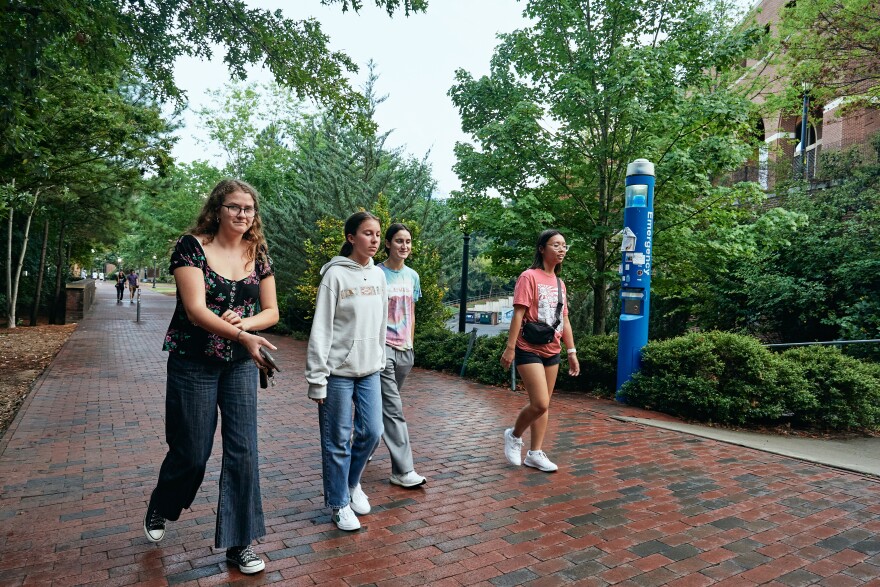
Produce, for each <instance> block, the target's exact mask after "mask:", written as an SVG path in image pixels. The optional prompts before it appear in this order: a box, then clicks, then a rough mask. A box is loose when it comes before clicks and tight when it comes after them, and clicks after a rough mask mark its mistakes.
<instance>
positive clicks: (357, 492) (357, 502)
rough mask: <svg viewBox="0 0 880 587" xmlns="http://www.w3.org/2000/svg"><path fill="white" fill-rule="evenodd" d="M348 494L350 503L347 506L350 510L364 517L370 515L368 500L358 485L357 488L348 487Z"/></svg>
mask: <svg viewBox="0 0 880 587" xmlns="http://www.w3.org/2000/svg"><path fill="white" fill-rule="evenodd" d="M348 493H349V495H350V496H351V502H350V503H349V505H350V506H351V509H353V510H354V513H356V514H358V515H360V516H364V515H366V514H369V513H370V500H369V499H368V498H367V494H366V493H364V490H363V489H361V484H360V483H358V484H357V487H349V488H348Z"/></svg>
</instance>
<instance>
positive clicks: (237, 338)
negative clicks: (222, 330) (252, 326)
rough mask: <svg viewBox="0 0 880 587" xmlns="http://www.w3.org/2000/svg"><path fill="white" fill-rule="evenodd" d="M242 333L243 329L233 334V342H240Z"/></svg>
mask: <svg viewBox="0 0 880 587" xmlns="http://www.w3.org/2000/svg"><path fill="white" fill-rule="evenodd" d="M242 334H244V330H239V331H238V334H236V335H235V342H241V341H240V339H241V335H242Z"/></svg>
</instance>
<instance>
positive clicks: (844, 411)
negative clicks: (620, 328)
mask: <svg viewBox="0 0 880 587" xmlns="http://www.w3.org/2000/svg"><path fill="white" fill-rule="evenodd" d="M878 372H880V371H878V370H877V369H876V368H874V367H872V366H869V365H866V364H864V363H862V362H860V361H858V360H857V359H853V358H851V357H847V356H844V355H842V354H841V353H840V351H839V350H837V349H835V348H820V347H809V348H802V349H795V350H790V351H787V352H785V353H782V354H774V353H772V352H770V351H768V350H767V349H765V348H764V347H762V346H761V345H760V343H758V341H757V340H755V339H754V338H751V337H749V336H742V335H738V334H730V333H726V332H706V333H692V334H687V335H685V336H680V337H678V338H673V339H670V340H665V341H659V342H651V343H649V344H648V345H647V346H646V347H645V349H644V352H643V354H642V369H641V371H640V372H639V373H638V374H636V375H635V376H634V377H633V379H632V380H631V381H630V382H628V383H627V384H626V385H624V386H623V388H622V389H621V394H622V396H623V399H624V401H626V402H627V403H629V404H631V405H635V406H640V407H645V408H648V409H653V410H657V411H661V412H666V413H668V414H673V415H676V416H681V417H683V418H687V419H691V420H698V421H701V422H717V423H720V424H739V425H756V424H767V423H774V422H779V421H782V420H786V421H790V422H791V423H792V424H793V425H795V426H801V427H809V428H821V429H828V430H838V431H841V430H855V429H861V430H876V429H878V428H880V376H878Z"/></svg>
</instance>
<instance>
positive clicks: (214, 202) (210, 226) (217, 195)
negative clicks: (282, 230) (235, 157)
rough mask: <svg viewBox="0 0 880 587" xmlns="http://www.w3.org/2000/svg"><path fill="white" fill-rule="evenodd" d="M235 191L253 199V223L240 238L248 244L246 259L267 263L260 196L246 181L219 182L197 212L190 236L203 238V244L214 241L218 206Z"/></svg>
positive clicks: (218, 221) (267, 255)
mask: <svg viewBox="0 0 880 587" xmlns="http://www.w3.org/2000/svg"><path fill="white" fill-rule="evenodd" d="M237 191H242V192H244V193H246V194H248V195H250V196H251V197H252V198H253V199H254V222H253V224H251V227H250V228H249V229H248V230H247V232H246V233H244V236H243V237H242V238H244V240H246V241H248V244H249V246H248V251H247V258H248V260H250V261H256V260H257V259H258V258H259V260H260V262H262V263H268V261H269V247H268V245H267V244H266V237H265V236H264V235H263V221H262V219H261V218H260V194H259V192H257V190H256V188H254V186H252V185H251V184H249V183H247V182H246V181H242V180H240V179H232V178H227V179H222V180H220V183H218V184H217V185H216V186H214V189H213V190H211V195H209V196H208V199H207V200H205V204H204V205H203V206H202V211H201V212H199V217H198V218H197V219H196V225H195V226H194V227H193V228H192V229H191V230H190V234H192V235H194V236H197V237H198V236H201V237H204V239H205V240H204V243H203V244H207V243H209V242H211V241H212V240H214V236H216V234H217V230H218V228H219V226H220V206H222V205H223V202H225V201H226V196H228V195H229V194H231V193H232V192H237Z"/></svg>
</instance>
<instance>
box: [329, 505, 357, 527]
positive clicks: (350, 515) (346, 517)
mask: <svg viewBox="0 0 880 587" xmlns="http://www.w3.org/2000/svg"><path fill="white" fill-rule="evenodd" d="M333 521H334V522H336V527H337V528H339V529H340V530H345V531H346V532H351V531H352V530H360V529H361V523H360V521H359V520H358V519H357V516H356V515H354V512H353V511H351V506H345V507H344V508H342V509H339V510H333Z"/></svg>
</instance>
